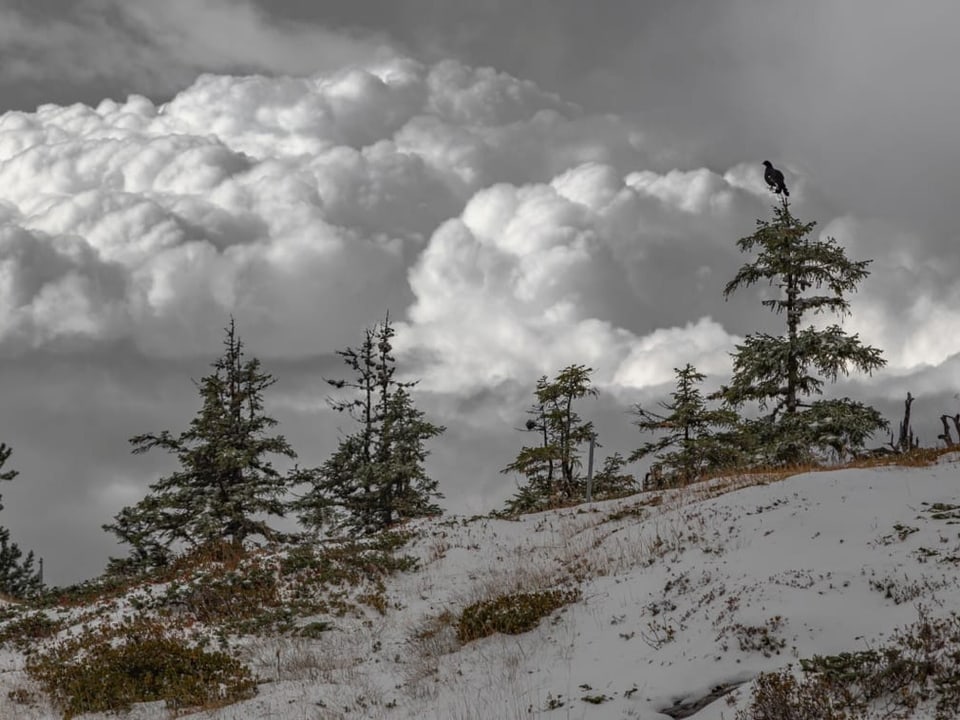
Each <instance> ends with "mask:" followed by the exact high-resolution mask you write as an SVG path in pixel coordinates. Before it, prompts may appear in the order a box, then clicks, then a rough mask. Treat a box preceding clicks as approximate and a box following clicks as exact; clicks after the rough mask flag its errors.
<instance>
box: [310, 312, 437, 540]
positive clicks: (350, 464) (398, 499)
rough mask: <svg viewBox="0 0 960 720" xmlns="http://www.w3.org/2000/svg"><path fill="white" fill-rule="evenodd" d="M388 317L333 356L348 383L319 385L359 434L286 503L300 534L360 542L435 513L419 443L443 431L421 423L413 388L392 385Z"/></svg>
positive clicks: (433, 487)
mask: <svg viewBox="0 0 960 720" xmlns="http://www.w3.org/2000/svg"><path fill="white" fill-rule="evenodd" d="M395 334H396V331H395V330H394V328H393V326H392V325H391V323H390V317H389V315H388V316H387V317H386V319H385V320H384V322H383V323H382V324H378V325H376V326H374V327H373V328H368V329H366V330H365V332H364V339H363V343H362V344H361V345H360V347H359V348H347V349H345V350H338V351H337V354H338V355H340V357H342V358H343V361H344V363H345V364H346V365H347V367H349V368H350V372H351V375H352V377H351V378H350V379H339V380H327V383H328V384H329V385H331V386H332V387H334V388H336V389H337V390H344V389H346V390H349V391H350V393H351V394H350V396H348V397H346V398H342V399H330V401H329V403H330V406H331V407H332V408H333V409H334V410H336V411H337V412H340V413H345V414H347V415H349V416H350V417H351V418H352V419H353V420H354V421H355V422H356V423H357V424H358V425H359V428H358V429H357V430H356V431H355V432H353V433H351V434H349V435H346V436H345V437H343V438H342V439H341V440H340V443H339V445H338V447H337V450H336V451H335V452H334V453H333V455H331V456H330V458H329V459H328V460H327V461H326V462H325V463H324V464H323V465H322V466H321V467H320V468H317V469H316V470H314V471H312V473H310V474H309V475H310V477H309V480H310V484H311V486H310V488H309V489H308V491H307V493H306V494H305V495H304V496H303V497H302V498H300V499H299V500H297V501H296V502H295V503H294V507H295V508H296V509H297V510H298V511H299V512H300V520H301V522H302V523H303V524H304V525H306V526H307V527H311V528H314V529H318V528H320V527H323V526H325V525H329V526H332V527H336V528H338V529H341V530H345V531H347V532H349V533H351V534H354V535H368V534H372V533H375V532H378V531H380V530H383V529H385V528H388V527H390V526H391V525H393V524H395V523H397V522H399V521H402V520H405V519H409V518H415V517H424V516H429V515H437V514H439V513H440V512H441V510H440V507H439V506H438V505H437V504H436V503H435V502H434V499H436V498H440V497H443V496H442V494H441V493H440V492H439V491H438V489H437V488H438V484H437V481H436V480H434V479H432V478H430V477H429V476H428V475H427V473H426V470H425V468H424V462H425V461H426V458H427V456H428V455H429V452H428V451H427V450H426V448H425V443H426V441H428V440H430V439H431V438H434V437H437V436H439V435H440V434H441V433H443V432H444V430H445V429H446V428H444V427H443V426H440V425H435V424H433V423H431V422H429V421H428V420H427V419H426V416H425V413H424V412H423V411H421V410H419V409H418V408H417V407H416V406H415V404H414V402H413V397H412V395H411V394H410V388H412V387H414V386H415V385H416V384H417V381H411V382H401V381H399V380H397V379H396V377H395V375H396V371H397V366H396V359H395V358H394V356H393V344H392V339H393V337H394V335H395Z"/></svg>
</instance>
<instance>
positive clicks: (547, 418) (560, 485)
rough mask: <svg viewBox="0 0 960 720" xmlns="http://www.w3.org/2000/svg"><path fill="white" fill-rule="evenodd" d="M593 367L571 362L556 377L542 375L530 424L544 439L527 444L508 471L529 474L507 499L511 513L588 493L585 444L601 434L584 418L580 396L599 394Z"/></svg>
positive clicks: (546, 505) (538, 381) (505, 470)
mask: <svg viewBox="0 0 960 720" xmlns="http://www.w3.org/2000/svg"><path fill="white" fill-rule="evenodd" d="M592 372H593V369H592V368H588V367H585V366H583V365H570V366H568V367H566V368H564V369H563V370H561V371H560V372H559V373H558V374H557V377H556V378H554V379H553V380H552V381H551V380H548V379H547V376H546V375H544V376H543V377H541V378H540V379H539V380H537V387H536V390H535V391H534V395H535V396H536V399H537V400H536V403H535V404H534V406H533V407H532V408H531V409H530V410H529V411H528V413H529V414H530V415H532V416H533V417H532V418H531V419H530V420H528V421H527V430H528V431H536V432H537V433H538V434H539V435H541V437H542V443H541V444H539V445H535V446H524V447H522V448H521V449H520V452H519V453H518V454H517V457H516V459H514V461H513V462H512V463H510V464H509V465H507V467H505V468H504V469H503V470H501V472H502V473H504V474H506V473H519V474H521V475H524V476H525V477H526V478H527V483H526V485H524V486H520V487H519V488H518V490H517V494H516V495H515V496H514V498H513V499H512V500H510V501H508V503H507V512H508V513H517V512H531V511H534V510H540V509H543V508H545V507H549V506H550V505H552V504H555V503H557V502H564V501H570V500H572V499H574V498H576V497H580V496H581V495H582V494H583V489H584V485H583V478H582V477H580V475H579V469H580V467H581V464H582V463H581V460H580V455H581V453H580V446H581V445H582V444H583V443H585V442H589V441H590V439H591V438H594V439H595V438H596V433H595V431H594V429H593V423H592V422H589V421H583V420H581V419H580V415H579V414H578V413H577V412H576V411H575V410H574V402H575V401H576V400H580V399H582V398H584V397H587V396H593V395H596V394H597V391H596V389H595V388H593V387H591V385H590V374H591V373H592Z"/></svg>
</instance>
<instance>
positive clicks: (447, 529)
mask: <svg viewBox="0 0 960 720" xmlns="http://www.w3.org/2000/svg"><path fill="white" fill-rule="evenodd" d="M731 484H734V485H745V486H744V487H741V488H740V489H733V490H730V486H731ZM937 503H940V504H944V505H951V504H954V505H956V504H960V464H957V457H956V456H944V457H942V458H941V459H940V461H938V462H937V464H935V465H932V466H928V467H878V468H867V469H845V470H836V471H827V472H814V473H808V474H802V475H795V476H792V477H788V478H787V479H784V480H772V481H770V482H769V483H767V484H761V485H750V484H749V482H747V481H741V482H739V483H731V482H730V481H729V480H717V481H712V482H711V483H707V484H703V485H697V486H691V487H689V488H685V489H683V490H679V491H670V492H667V493H664V494H663V496H662V498H661V497H660V495H658V494H639V495H634V496H631V497H627V498H622V499H619V500H614V501H608V502H601V503H594V504H593V505H581V506H578V507H573V508H567V509H563V510H556V511H550V512H544V513H539V514H535V515H527V516H523V517H521V518H519V519H517V520H499V519H490V518H475V519H462V518H451V517H446V518H440V519H438V520H431V521H429V522H427V521H425V522H420V523H416V524H414V525H413V526H412V529H414V530H416V532H417V539H415V540H414V541H412V542H411V543H410V544H409V545H407V546H406V547H404V548H402V549H401V552H406V553H409V554H413V555H415V556H417V557H419V559H420V567H419V569H418V570H415V571H411V572H405V573H398V574H395V575H392V576H390V577H388V578H387V579H386V588H387V589H386V596H387V599H388V601H389V602H388V607H387V609H386V611H385V614H382V615H381V614H380V613H378V612H376V611H374V610H370V611H369V612H366V613H365V615H364V617H359V618H337V619H335V620H332V621H331V622H332V623H333V628H332V629H330V630H328V631H326V632H325V633H323V634H322V635H321V636H320V637H318V638H316V639H308V638H304V637H290V636H277V637H259V638H246V639H243V640H242V641H240V642H239V646H238V648H237V650H236V653H237V654H238V656H239V657H241V658H242V659H244V661H245V662H247V663H248V664H249V666H250V667H251V668H252V669H253V671H254V672H255V673H256V674H257V675H258V676H259V677H260V678H261V680H262V683H261V684H260V686H259V692H258V694H257V695H256V697H255V698H253V699H251V700H248V701H245V702H242V703H239V704H234V705H231V706H228V707H224V708H221V709H218V710H214V711H208V712H200V713H197V714H196V715H194V716H192V717H197V718H210V719H211V720H212V719H213V718H216V719H218V720H242V719H247V718H271V719H276V720H317V719H323V718H419V719H421V720H428V719H433V718H436V719H437V720H461V719H462V720H514V719H519V718H531V717H533V718H539V717H542V718H551V719H554V718H555V719H556V720H561V719H564V720H565V719H568V718H590V719H591V720H608V719H609V720H620V719H621V718H636V719H639V720H652V719H653V718H666V717H668V716H667V715H664V714H662V712H661V711H662V710H664V709H667V708H671V707H676V706H678V705H682V704H685V703H691V702H695V701H697V700H698V699H701V698H703V697H704V696H706V695H708V694H709V693H710V692H711V690H712V689H713V688H715V687H717V686H729V685H733V684H739V683H743V684H741V685H739V687H738V688H737V689H736V690H734V691H733V692H731V693H730V694H728V695H726V696H724V697H722V698H720V699H717V700H716V701H714V702H712V703H710V704H707V705H706V706H705V707H702V709H700V710H699V711H698V712H697V713H696V714H694V715H692V717H695V718H696V719H697V720H721V719H723V720H732V718H733V717H734V716H735V714H736V711H737V709H738V708H742V707H745V706H746V704H747V703H748V701H749V695H750V689H751V680H752V679H753V678H755V677H756V676H757V674H758V673H760V672H761V671H769V670H774V669H777V668H781V667H785V666H786V665H787V664H788V663H793V664H794V666H796V665H797V662H798V659H799V658H808V657H811V656H813V655H817V654H820V655H824V654H836V653H839V652H842V651H855V650H864V649H866V648H868V647H876V646H877V645H879V644H881V643H883V642H884V641H885V640H886V639H887V638H889V636H890V634H891V632H892V631H893V630H895V629H896V628H898V627H903V626H906V625H908V624H910V623H912V622H915V621H916V620H917V616H918V606H920V605H922V606H923V607H925V608H926V610H927V611H928V612H929V613H930V615H931V616H935V617H936V616H946V615H948V614H949V613H950V612H951V611H956V610H960V567H958V566H960V532H958V531H960V518H956V519H954V518H951V517H950V515H951V514H953V515H956V514H957V513H956V512H949V511H948V512H946V513H942V512H941V513H937V512H935V511H934V510H933V508H934V506H935V504H937ZM551 588H578V589H579V591H580V599H579V600H577V601H576V602H574V603H572V604H569V605H567V606H565V607H564V608H563V609H561V610H558V611H556V612H555V613H553V614H552V615H551V616H549V617H547V618H546V619H544V620H543V621H541V622H540V624H539V626H538V627H537V628H536V629H534V630H532V631H529V632H526V633H523V634H519V635H500V634H497V635H494V636H491V637H487V638H483V639H480V640H475V641H472V642H468V643H466V644H462V643H460V642H459V641H458V640H457V638H456V628H455V620H456V618H457V617H458V616H459V613H460V611H461V610H462V609H463V608H464V607H466V606H467V605H469V604H471V603H473V602H476V601H479V600H483V599H490V598H493V597H496V596H499V595H503V594H506V593H513V592H523V591H536V590H544V589H551ZM128 608H129V605H125V604H123V603H120V605H119V606H118V610H117V612H119V613H121V614H122V613H123V612H126V611H127V609H128ZM78 617H79V615H78ZM24 663H25V660H24V656H23V654H21V653H20V652H18V651H16V650H14V649H12V648H10V647H5V648H4V649H3V650H2V652H0V718H23V719H24V720H28V719H29V720H39V719H40V718H54V717H59V716H58V715H57V714H56V712H55V711H54V710H52V709H51V708H50V707H49V705H47V704H46V703H45V701H40V702H39V703H34V704H32V705H29V704H23V703H20V702H17V701H16V700H15V699H12V698H11V697H9V693H11V692H13V691H16V690H17V689H18V688H19V689H27V690H31V689H35V686H33V685H32V684H31V681H30V680H29V678H27V676H26V674H25V672H24V671H23V668H24ZM85 717H89V718H93V717H104V716H102V715H89V716H85ZM129 717H130V718H131V719H132V720H160V719H161V718H167V717H169V714H168V711H167V710H166V709H165V708H164V707H163V705H162V703H151V704H146V705H140V706H136V707H135V708H134V710H133V712H131V713H130V715H129ZM916 717H927V716H926V715H920V714H918V715H916ZM930 717H932V715H930Z"/></svg>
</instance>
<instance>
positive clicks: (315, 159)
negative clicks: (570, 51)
mask: <svg viewBox="0 0 960 720" xmlns="http://www.w3.org/2000/svg"><path fill="white" fill-rule="evenodd" d="M637 138H638V133H637V131H636V129H635V128H632V127H630V126H629V125H627V124H626V123H624V122H622V121H620V120H618V119H616V118H611V117H594V116H589V115H585V114H584V113H583V112H582V111H581V110H580V109H579V108H576V107H575V106H572V105H569V104H567V103H564V102H563V101H562V100H560V99H559V98H557V97H556V96H554V95H552V94H550V93H546V92H543V91H541V90H539V89H538V88H537V87H536V86H535V85H533V84H532V83H529V82H525V81H521V80H518V79H516V78H512V77H510V76H509V75H505V74H503V73H497V72H495V71H493V70H489V69H472V68H467V67H464V66H462V65H459V64H457V63H455V62H452V61H446V62H441V63H438V64H436V65H433V66H425V65H422V64H420V63H416V62H414V61H411V60H407V59H394V60H375V61H373V62H371V63H368V64H367V65H365V66H353V67H348V68H346V69H344V70H342V71H338V72H334V73H330V74H317V75H313V76H310V77H301V78H290V77H284V78H266V77H260V76H250V77H229V76H215V75H204V76H201V77H200V78H199V79H198V80H197V81H196V82H195V83H194V84H193V85H192V86H191V87H190V88H188V89H187V90H185V91H183V92H182V93H180V94H179V95H177V96H176V97H174V98H173V99H172V100H171V101H170V102H168V103H166V104H164V105H162V106H159V107H158V106H156V105H155V104H154V103H152V102H151V101H150V100H148V99H147V98H144V97H142V96H131V97H130V98H128V100H127V101H126V102H123V103H120V102H116V101H112V100H105V101H103V102H102V103H100V104H99V105H98V106H97V107H96V108H92V107H88V106H85V105H79V104H78V105H73V106H69V107H58V106H53V105H46V106H42V107H41V108H39V109H38V111H37V112H36V113H21V112H11V113H7V114H5V115H3V116H0V212H2V215H0V217H2V218H3V222H4V223H5V224H6V225H7V226H9V228H10V232H13V233H14V234H15V235H16V237H19V238H21V240H19V241H18V242H19V243H20V244H19V245H17V246H16V247H21V246H23V245H24V243H27V242H29V243H30V244H37V245H39V246H46V249H45V250H44V251H42V252H41V251H40V250H39V249H37V250H35V251H33V252H32V253H30V254H28V255H24V253H23V252H22V251H20V250H17V251H15V250H14V245H12V244H8V245H7V246H5V248H6V249H5V250H4V251H3V254H4V258H3V261H4V262H5V263H6V266H7V267H8V270H7V277H8V278H9V279H8V284H9V286H10V287H11V288H16V291H13V290H10V291H8V298H9V307H8V309H7V317H8V320H7V322H6V324H5V327H6V328H7V330H6V332H4V333H2V334H0V348H3V347H5V346H6V345H8V344H9V343H13V342H14V338H15V339H16V340H15V342H16V347H17V348H20V349H22V348H24V347H26V348H29V347H42V346H44V345H45V344H46V343H49V342H53V341H57V342H62V341H64V340H65V339H71V338H72V339H88V340H99V339H118V338H129V339H132V340H133V342H134V344H135V345H136V346H137V347H139V348H140V349H141V351H144V352H150V353H156V354H159V355H164V356H177V355H181V354H184V353H186V354H192V353H196V352H209V351H210V350H211V349H212V348H215V347H217V344H216V343H217V339H216V335H217V333H216V329H217V328H219V327H220V326H222V323H223V320H224V318H225V316H226V314H227V313H229V312H234V313H236V314H238V316H240V319H241V322H242V326H243V327H244V328H245V332H246V334H247V335H248V336H252V338H253V339H256V340H257V341H260V342H263V343H264V344H266V345H268V346H270V347H273V348H277V350H276V352H280V353H282V354H288V355H291V356H298V355H301V354H312V353H316V352H329V351H330V350H331V349H333V348H335V347H342V346H343V345H344V344H346V343H349V342H352V341H353V338H354V337H355V334H356V332H357V328H358V327H363V326H364V325H369V324H370V323H371V322H372V321H374V320H375V319H376V318H379V317H381V316H382V314H383V312H384V310H385V309H387V308H390V309H392V310H393V311H394V315H395V316H397V313H398V312H399V311H402V309H404V308H405V307H406V306H407V305H408V304H409V303H410V302H411V301H412V300H416V305H415V306H414V310H413V315H412V317H413V318H414V322H413V325H412V326H411V327H413V326H417V325H421V324H422V325H424V326H426V325H429V326H430V327H431V328H432V329H433V333H432V334H431V332H430V331H428V329H427V328H426V327H424V328H422V329H419V330H418V331H417V332H418V333H419V336H420V337H422V338H423V339H424V340H425V341H426V340H427V339H428V338H433V339H434V340H435V341H436V343H437V347H436V348H435V347H433V346H432V345H429V344H427V345H425V346H424V347H423V348H421V349H422V350H423V352H424V353H425V354H430V355H435V354H436V353H437V352H440V351H441V350H442V348H443V346H444V344H445V343H447V342H449V340H448V339H444V338H440V337H438V336H437V335H436V333H438V332H441V331H442V330H443V322H442V321H441V320H442V319H441V318H438V317H435V316H432V315H431V312H432V311H431V310H429V307H430V306H435V305H436V304H437V303H438V302H439V301H441V300H440V299H441V298H443V297H445V296H446V295H448V294H449V293H451V292H453V293H457V294H458V295H459V297H460V298H461V300H462V299H463V298H464V297H465V296H466V295H468V294H469V295H470V297H472V299H473V302H474V303H476V304H479V305H481V306H483V307H484V308H486V309H487V311H486V312H485V313H484V314H483V316H482V318H481V317H479V316H478V317H477V318H476V320H477V322H478V323H479V321H480V320H481V319H483V320H484V322H485V327H483V328H481V327H479V325H477V326H476V328H475V329H476V332H477V334H476V337H475V341H476V342H478V343H481V344H483V345H484V346H485V347H488V348H493V347H497V346H499V345H507V346H509V347H510V348H511V353H512V354H513V355H514V356H515V357H516V358H517V359H518V360H517V361H518V362H523V361H522V358H523V357H525V356H526V355H527V354H529V356H536V355H538V351H536V350H535V347H537V346H539V345H538V344H539V342H540V340H539V339H538V338H539V337H541V336H544V335H549V334H550V328H551V327H552V328H558V329H559V328H565V327H567V326H568V325H570V324H571V323H575V324H576V325H577V327H578V332H577V333H573V334H570V333H564V337H563V339H562V340H561V339H555V340H554V341H552V342H554V344H555V345H556V346H557V347H558V348H559V347H560V346H561V345H562V346H563V347H564V348H566V349H565V350H564V351H563V352H562V353H561V352H559V351H558V354H559V355H563V356H564V357H569V358H570V359H571V361H572V359H573V356H575V355H577V356H581V357H583V358H586V359H591V358H593V359H597V360H599V359H600V358H601V356H602V355H603V353H604V352H605V350H606V349H607V348H611V347H613V348H617V353H618V354H619V355H625V354H626V353H628V352H629V350H628V346H629V345H630V343H631V342H633V339H632V338H633V336H632V335H631V334H630V332H628V331H625V330H624V329H623V328H621V327H619V326H618V323H617V322H615V321H611V320H609V319H608V317H607V313H606V308H607V307H608V306H610V305H611V302H612V301H611V299H610V298H609V297H607V296H606V295H605V293H604V292H603V291H602V290H603V288H604V287H605V286H607V287H610V286H617V287H620V289H621V292H623V293H629V292H630V288H629V282H630V281H629V279H628V278H627V277H626V276H625V274H624V272H623V271H622V270H621V269H619V268H618V267H617V264H618V263H619V262H620V261H621V260H622V259H623V258H622V257H619V256H618V254H621V255H623V254H624V253H627V254H629V253H628V249H629V247H630V246H631V240H630V238H629V237H627V236H626V235H624V232H626V233H632V232H635V231H636V230H637V223H636V216H638V214H642V213H643V209H642V208H641V207H640V205H638V202H639V201H640V199H641V196H642V194H643V193H642V192H638V191H636V190H631V188H630V187H629V186H628V185H627V184H625V183H624V180H623V172H624V170H623V168H624V167H627V166H634V167H635V166H638V165H640V164H642V160H643V157H644V155H643V148H642V146H641V145H640V144H638V140H637ZM707 175H708V176H710V174H709V173H708V174H707ZM698 177H699V176H698ZM710 178H711V179H710V182H713V183H720V185H718V186H717V188H718V192H724V190H723V189H722V186H723V181H722V179H720V178H719V177H718V176H710ZM538 183H539V184H538ZM697 192H698V193H701V194H702V190H697ZM651 198H653V196H652V195H651ZM652 202H655V203H656V204H657V205H658V206H662V205H669V204H671V203H673V204H676V202H675V199H674V198H668V199H666V200H664V199H660V198H653V200H652ZM461 212H462V213H463V219H462V220H460V221H459V222H461V223H465V226H464V230H463V232H466V233H468V234H470V235H471V236H475V239H476V241H477V242H479V243H480V244H481V245H482V246H483V247H486V248H487V249H486V250H484V251H483V252H481V253H480V254H481V255H482V256H483V257H482V262H483V263H488V264H489V266H488V267H485V268H474V267H471V262H472V261H470V260H469V259H467V260H464V261H462V262H460V263H459V265H460V267H457V268H452V267H450V263H449V262H448V261H446V260H444V261H442V264H443V265H444V268H443V270H442V272H454V273H459V272H465V273H468V274H469V273H476V272H482V273H486V274H487V278H488V280H487V282H486V285H484V286H483V287H480V288H469V287H466V286H461V287H449V286H447V285H445V281H444V280H441V281H440V282H437V283H433V284H430V283H429V282H428V281H427V280H426V279H425V278H426V277H427V275H429V273H430V272H431V270H430V265H431V263H433V262H435V260H436V258H438V257H442V255H443V254H444V252H445V250H444V249H445V248H448V247H450V246H451V245H456V243H457V241H456V240H455V239H454V236H455V235H456V233H457V232H459V231H457V230H456V229H455V228H456V222H458V221H451V222H452V223H453V224H451V223H450V222H448V223H446V224H444V223H445V221H447V219H449V218H455V217H457V216H459V215H460V214H461ZM663 222H667V221H666V220H664V221H663ZM27 237H29V238H30V239H29V241H27V240H23V239H22V238H27ZM428 241H429V242H428ZM67 246H69V247H71V248H74V250H73V251H71V254H69V256H68V257H69V262H70V263H72V264H70V265H69V268H68V269H63V268H62V267H61V266H62V265H63V263H64V262H67V261H66V260H63V259H62V256H63V255H64V252H63V251H62V249H58V248H62V247H67ZM465 251H466V252H471V251H469V250H465ZM16 253H19V254H16ZM421 253H422V257H421ZM15 254H16V258H17V260H16V261H13V259H12V258H13V256H14V255H15ZM641 255H642V247H641ZM641 255H636V254H634V255H633V256H632V258H633V261H634V262H633V265H636V262H638V261H639V260H640V259H642V258H641ZM418 258H419V259H418ZM415 261H416V262H417V264H416V268H423V271H422V272H421V271H420V270H414V274H413V275H412V276H411V277H419V276H422V277H423V279H421V280H417V281H416V282H414V283H413V284H408V282H407V270H408V267H409V266H410V265H411V263H413V262H415ZM34 264H37V265H40V266H43V267H33V265H34ZM46 264H50V265H51V268H49V269H48V268H46V267H45V265H46ZM418 273H419V275H418ZM509 273H515V274H516V277H515V278H511V276H510V275H509ZM20 275H29V276H30V277H35V278H38V279H37V280H35V281H33V282H26V283H24V282H23V281H22V280H21V279H20V278H19V276H20ZM105 278H107V279H109V282H108V281H107V280H106V279H105ZM512 299H515V300H517V301H519V302H521V303H524V304H525V305H524V307H526V311H525V312H526V315H525V316H524V317H523V318H518V317H515V313H514V312H513V310H510V309H509V308H505V309H504V311H503V312H502V313H499V314H498V313H491V312H489V309H490V308H492V307H494V306H495V305H496V304H497V303H508V301H512ZM452 307H453V305H452V304H448V307H447V309H448V310H449V309H450V308H452ZM544 318H545V320H544ZM511 323H518V324H517V325H515V326H514V325H512V324H511ZM531 324H532V325H531ZM528 325H530V326H540V327H539V329H538V330H536V333H535V334H536V336H537V337H536V338H535V337H526V336H524V332H525V331H524V327H526V326H528ZM534 340H536V343H537V345H536V346H535V345H533V344H530V343H533V342H534ZM524 342H525V343H528V344H527V345H526V346H522V343H524ZM279 348H282V350H279ZM440 354H442V352H441V353H440ZM508 371H510V372H512V370H509V368H507V369H505V370H504V372H508ZM494 375H496V373H494Z"/></svg>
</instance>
